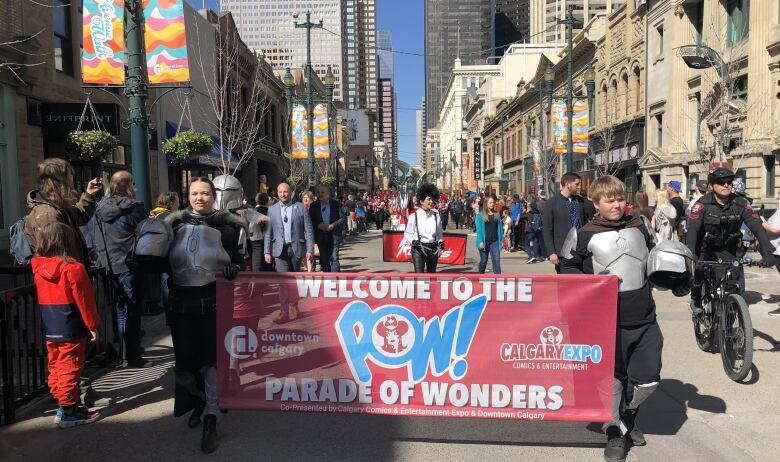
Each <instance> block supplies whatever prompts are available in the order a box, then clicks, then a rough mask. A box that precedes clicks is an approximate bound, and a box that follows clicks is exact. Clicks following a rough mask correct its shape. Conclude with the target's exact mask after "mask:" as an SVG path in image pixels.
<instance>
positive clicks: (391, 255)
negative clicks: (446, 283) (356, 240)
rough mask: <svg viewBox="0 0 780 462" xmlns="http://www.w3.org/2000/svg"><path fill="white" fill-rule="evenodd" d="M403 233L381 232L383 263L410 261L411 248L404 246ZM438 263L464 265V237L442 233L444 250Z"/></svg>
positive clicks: (407, 245)
mask: <svg viewBox="0 0 780 462" xmlns="http://www.w3.org/2000/svg"><path fill="white" fill-rule="evenodd" d="M403 240H404V232H403V231H382V260H383V261H412V246H411V245H409V244H404V243H403ZM439 263H444V264H447V265H465V264H466V236H465V235H463V234H455V233H444V250H443V251H442V252H441V255H439Z"/></svg>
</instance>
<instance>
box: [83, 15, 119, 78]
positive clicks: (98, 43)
mask: <svg viewBox="0 0 780 462" xmlns="http://www.w3.org/2000/svg"><path fill="white" fill-rule="evenodd" d="M83 11H84V15H83V17H82V43H83V44H84V48H83V49H82V52H81V80H82V82H84V83H85V84H98V85H123V84H124V83H125V27H124V21H123V19H124V14H125V2H124V0H84V6H83Z"/></svg>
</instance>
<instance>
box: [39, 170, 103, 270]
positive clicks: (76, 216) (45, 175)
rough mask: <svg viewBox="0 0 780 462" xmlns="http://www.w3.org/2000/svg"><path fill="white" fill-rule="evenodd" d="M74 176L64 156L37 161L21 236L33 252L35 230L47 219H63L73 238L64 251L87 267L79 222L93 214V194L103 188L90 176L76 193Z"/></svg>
mask: <svg viewBox="0 0 780 462" xmlns="http://www.w3.org/2000/svg"><path fill="white" fill-rule="evenodd" d="M75 178H76V171H75V170H74V169H73V167H72V166H71V165H70V164H69V163H68V162H67V161H66V160H64V159H59V158H52V159H46V160H44V161H42V162H40V163H38V189H36V190H33V191H30V193H29V194H28V195H27V210H28V213H27V216H26V218H25V221H24V237H26V238H27V243H28V244H29V245H30V248H31V250H32V252H35V250H36V249H37V247H38V242H37V238H36V234H35V233H36V232H37V231H38V230H40V229H42V228H43V227H45V226H46V225H48V224H49V223H55V222H57V223H64V224H66V225H68V226H69V227H71V228H73V230H74V231H75V233H72V235H73V236H75V241H74V242H69V243H68V244H67V245H68V251H69V253H68V255H72V256H73V257H74V258H75V259H76V260H78V261H79V262H80V263H82V264H83V265H84V266H85V267H86V268H87V269H89V267H90V262H89V251H88V250H87V244H86V242H85V241H84V236H83V235H82V234H81V231H79V226H83V225H86V224H87V223H88V222H89V220H90V219H91V218H92V215H94V214H95V208H96V207H97V203H96V202H95V196H96V195H97V194H98V193H99V192H100V191H101V190H102V189H103V183H102V182H101V181H100V180H99V179H98V178H94V179H92V180H90V181H89V183H88V184H87V189H86V190H85V191H84V192H83V193H82V194H81V197H79V196H78V194H77V193H76V188H75V185H74V180H75Z"/></svg>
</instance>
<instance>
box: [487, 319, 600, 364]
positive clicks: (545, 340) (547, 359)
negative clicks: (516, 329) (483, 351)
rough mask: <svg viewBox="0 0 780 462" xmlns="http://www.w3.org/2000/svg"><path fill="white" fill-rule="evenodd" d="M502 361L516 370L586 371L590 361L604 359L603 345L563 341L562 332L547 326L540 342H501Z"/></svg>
mask: <svg viewBox="0 0 780 462" xmlns="http://www.w3.org/2000/svg"><path fill="white" fill-rule="evenodd" d="M500 355H501V360H502V361H504V362H511V363H512V367H514V368H515V369H545V370H555V369H565V370H587V369H588V363H592V364H598V363H600V362H601V359H602V356H603V352H602V349H601V345H586V344H573V343H564V335H563V331H562V330H561V329H560V328H559V327H557V326H547V327H545V328H544V329H542V331H541V332H540V333H539V342H538V343H502V344H501V347H500Z"/></svg>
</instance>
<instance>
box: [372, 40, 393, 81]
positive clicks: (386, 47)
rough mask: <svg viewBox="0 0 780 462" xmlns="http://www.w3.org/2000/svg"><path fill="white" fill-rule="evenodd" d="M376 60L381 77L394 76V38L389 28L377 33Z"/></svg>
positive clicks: (390, 77) (388, 77)
mask: <svg viewBox="0 0 780 462" xmlns="http://www.w3.org/2000/svg"><path fill="white" fill-rule="evenodd" d="M376 60H377V67H378V69H379V78H380V79H392V78H393V40H392V38H391V37H390V31H389V30H380V31H377V33H376Z"/></svg>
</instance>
